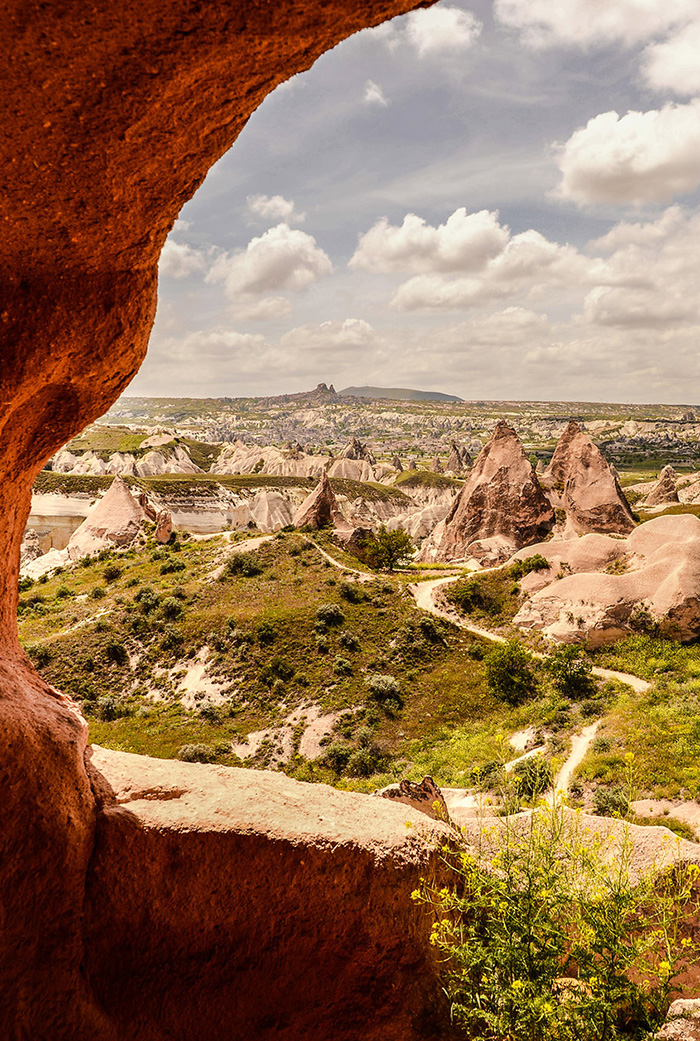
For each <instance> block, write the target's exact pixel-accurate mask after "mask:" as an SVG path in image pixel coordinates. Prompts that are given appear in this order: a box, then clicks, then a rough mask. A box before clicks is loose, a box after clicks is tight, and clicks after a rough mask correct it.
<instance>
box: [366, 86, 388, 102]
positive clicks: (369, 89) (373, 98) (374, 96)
mask: <svg viewBox="0 0 700 1041" xmlns="http://www.w3.org/2000/svg"><path fill="white" fill-rule="evenodd" d="M365 101H366V102H367V104H368V105H382V106H383V107H384V108H386V107H387V105H388V104H389V102H388V101H387V99H386V98H385V96H384V91H383V90H382V88H381V87H380V86H379V84H378V83H375V82H374V80H367V83H366V84H365Z"/></svg>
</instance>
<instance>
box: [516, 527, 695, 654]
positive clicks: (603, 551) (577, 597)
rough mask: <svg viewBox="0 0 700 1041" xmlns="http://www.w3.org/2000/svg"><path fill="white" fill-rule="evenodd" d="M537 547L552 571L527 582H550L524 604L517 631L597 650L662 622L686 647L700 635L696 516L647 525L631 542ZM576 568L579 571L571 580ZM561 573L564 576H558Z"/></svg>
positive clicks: (587, 540)
mask: <svg viewBox="0 0 700 1041" xmlns="http://www.w3.org/2000/svg"><path fill="white" fill-rule="evenodd" d="M593 538H595V539H596V541H595V543H593V542H591V541H590V540H591V539H593ZM536 549H537V550H538V551H540V552H542V554H543V555H546V557H547V559H548V560H550V561H551V563H552V565H553V568H552V569H551V570H550V572H544V573H542V572H540V573H539V575H538V576H537V578H534V576H527V579H530V578H533V586H534V585H535V583H537V584H539V583H540V582H543V583H544V582H546V583H547V584H546V585H544V588H541V589H539V591H538V592H535V593H534V595H533V596H531V597H530V599H529V600H527V601H526V602H525V603H524V604H523V606H522V607H521V608H520V610H519V612H518V614H517V615H516V616H515V618H514V620H513V621H514V624H515V625H519V626H521V627H522V628H523V629H540V630H542V631H543V633H544V634H545V636H548V637H550V638H551V639H555V640H560V641H563V642H566V643H573V642H582V643H586V644H588V645H589V646H592V647H595V646H599V645H600V644H603V643H609V642H611V641H612V640H615V639H618V638H619V637H621V636H624V635H627V634H628V633H629V632H632V631H635V630H638V629H639V628H644V627H648V625H649V624H658V626H659V627H660V629H661V631H662V632H665V633H667V634H668V635H670V636H673V638H674V639H678V640H682V641H687V640H692V639H695V638H696V637H697V636H698V635H699V634H700V520H699V519H698V518H697V517H694V516H692V515H691V514H684V515H680V516H671V517H657V518H655V519H654V520H650V521H647V522H646V523H645V524H640V525H639V527H637V528H635V530H634V531H633V532H632V533H631V534H630V535H628V536H627V538H626V539H614V538H610V537H606V536H591V535H589V536H585V537H584V538H582V539H580V540H578V541H571V542H567V543H557V542H554V541H552V542H551V543H549V544H544V545H542V546H538V547H536ZM565 558H566V559H565ZM565 565H566V567H565ZM555 568H557V569H558V570H557V572H556V573H555V570H554V569H555ZM569 569H570V570H571V571H574V570H578V571H579V572H580V573H578V574H570V573H568V571H569ZM561 574H564V577H558V575H561ZM527 579H526V580H525V581H527ZM533 586H531V587H530V588H533ZM525 588H527V586H526V587H525Z"/></svg>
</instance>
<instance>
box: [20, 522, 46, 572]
mask: <svg viewBox="0 0 700 1041" xmlns="http://www.w3.org/2000/svg"><path fill="white" fill-rule="evenodd" d="M41 556H43V550H42V548H41V544H40V541H39V533H38V532H37V531H34V530H33V529H32V528H30V529H29V531H25V533H24V538H23V539H22V546H21V548H20V555H19V566H20V571H21V570H22V569H23V568H25V567H26V566H27V564H31V562H32V561H33V560H38V559H39V557H41Z"/></svg>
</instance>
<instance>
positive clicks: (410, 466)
mask: <svg viewBox="0 0 700 1041" xmlns="http://www.w3.org/2000/svg"><path fill="white" fill-rule="evenodd" d="M408 469H409V470H417V469H418V460H417V459H411V461H410V463H409V464H408Z"/></svg>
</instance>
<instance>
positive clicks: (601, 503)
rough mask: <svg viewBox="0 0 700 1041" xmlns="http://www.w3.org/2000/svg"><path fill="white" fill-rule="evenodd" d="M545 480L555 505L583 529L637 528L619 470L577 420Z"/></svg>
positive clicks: (562, 440)
mask: <svg viewBox="0 0 700 1041" xmlns="http://www.w3.org/2000/svg"><path fill="white" fill-rule="evenodd" d="M541 480H542V484H543V486H544V487H545V488H546V489H547V491H548V492H549V495H550V498H551V500H552V503H553V505H554V506H557V507H563V509H565V510H566V514H567V518H568V519H569V521H570V522H571V523H572V525H573V527H574V528H575V530H576V531H578V532H579V533H584V532H589V531H598V532H603V533H614V534H619V535H626V534H628V533H629V532H630V531H632V529H633V528H634V518H633V517H632V511H631V510H630V507H629V503H628V502H627V499H626V498H625V496H624V494H623V492H622V489H621V488H620V484H619V482H618V480H617V477H616V476H615V473H614V472H613V470H612V468H611V467H610V466H609V464H608V462H607V461H606V459H605V457H604V456H603V454H602V452H601V451H600V449H599V448H597V447H596V445H594V444H593V442H592V441H591V439H590V437H589V436H588V434H586V433H584V431H583V430H581V427H580V426H579V425H578V423H576V422H575V420H573V419H572V420H571V422H570V423H569V424H568V425H567V427H566V430H565V431H564V433H563V434H562V436H561V437H560V438H559V442H558V444H557V447H556V449H555V451H554V455H553V456H552V461H551V462H550V464H549V466H548V467H547V470H546V471H545V473H544V474H543V475H542V478H541Z"/></svg>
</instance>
